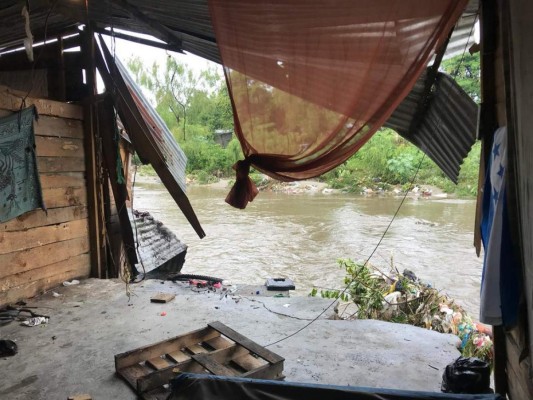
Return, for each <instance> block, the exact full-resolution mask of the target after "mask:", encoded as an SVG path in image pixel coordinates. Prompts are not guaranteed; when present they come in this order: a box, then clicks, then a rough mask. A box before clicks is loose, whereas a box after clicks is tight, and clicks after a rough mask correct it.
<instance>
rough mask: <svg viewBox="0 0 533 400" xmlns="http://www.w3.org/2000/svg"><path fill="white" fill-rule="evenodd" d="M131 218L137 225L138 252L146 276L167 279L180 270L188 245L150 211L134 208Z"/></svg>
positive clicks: (133, 223)
mask: <svg viewBox="0 0 533 400" xmlns="http://www.w3.org/2000/svg"><path fill="white" fill-rule="evenodd" d="M130 219H131V220H132V225H134V226H135V230H136V235H135V238H136V240H135V242H136V246H137V245H138V247H137V253H138V255H139V260H140V261H141V262H142V265H143V266H144V271H143V272H146V277H147V278H161V279H166V278H167V277H168V275H169V274H172V273H174V274H175V273H178V272H180V271H181V268H182V267H183V264H184V262H185V255H186V254H187V245H185V244H184V243H182V242H181V241H180V240H179V239H178V238H177V236H176V235H175V234H174V233H173V232H172V231H171V230H169V229H168V228H167V227H166V226H165V225H164V224H163V223H162V222H161V221H158V220H157V219H155V218H154V217H153V216H152V215H151V214H150V213H149V212H146V211H144V212H139V211H137V210H134V211H133V215H130ZM138 267H139V266H138ZM138 269H139V268H138ZM139 272H140V271H139Z"/></svg>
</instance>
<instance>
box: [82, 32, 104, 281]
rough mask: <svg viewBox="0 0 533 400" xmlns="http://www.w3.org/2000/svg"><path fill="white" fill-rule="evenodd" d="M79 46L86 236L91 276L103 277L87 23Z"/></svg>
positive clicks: (92, 51) (92, 71) (91, 51)
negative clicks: (84, 93)
mask: <svg viewBox="0 0 533 400" xmlns="http://www.w3.org/2000/svg"><path fill="white" fill-rule="evenodd" d="M82 39H83V40H82V49H83V56H84V64H85V66H86V69H85V71H86V74H85V75H86V80H87V82H86V84H87V86H88V88H89V96H88V97H87V98H86V99H85V100H84V108H83V109H84V128H85V129H84V131H85V146H84V148H85V165H86V167H85V168H86V177H87V208H88V214H89V240H90V244H91V276H92V277H95V278H105V269H106V268H105V267H106V241H105V234H104V229H105V224H104V212H103V198H102V180H101V164H100V163H101V160H100V157H99V156H98V153H99V145H98V139H97V137H96V135H97V124H96V116H97V114H96V106H95V95H96V67H95V64H94V57H95V51H96V43H95V40H94V35H93V33H92V31H91V29H90V27H89V26H88V25H86V26H85V30H84V31H83V33H82Z"/></svg>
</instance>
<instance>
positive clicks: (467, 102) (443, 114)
mask: <svg viewBox="0 0 533 400" xmlns="http://www.w3.org/2000/svg"><path fill="white" fill-rule="evenodd" d="M425 80H426V74H425V73H424V74H423V75H422V76H421V77H420V78H419V79H418V81H417V83H416V84H415V86H414V87H413V89H412V90H411V92H410V93H409V95H408V96H407V97H406V98H405V100H404V101H403V102H402V103H401V104H400V105H399V106H398V108H397V109H396V110H395V111H394V113H393V114H392V115H391V117H390V118H389V119H388V121H387V122H386V123H385V126H386V127H388V128H391V129H394V130H395V131H396V132H398V133H399V134H400V135H401V136H402V137H404V138H405V139H407V140H409V141H410V142H411V143H413V144H414V145H416V146H417V147H418V148H420V149H421V150H422V151H423V152H424V153H426V154H427V155H428V156H429V157H430V158H431V159H432V160H433V161H435V163H436V164H437V165H438V166H439V167H440V168H441V170H442V171H443V172H444V173H445V174H446V175H447V176H448V177H449V178H450V179H451V180H452V181H453V182H455V183H457V179H458V177H459V171H460V167H461V164H462V162H463V159H464V158H465V157H466V156H467V155H468V152H469V151H470V149H471V148H472V145H473V144H474V142H475V140H476V132H477V115H478V106H477V104H476V103H475V102H474V101H473V100H472V99H471V98H470V96H468V94H466V93H465V92H464V91H463V90H462V89H461V87H460V86H459V85H458V84H457V82H455V80H454V79H453V78H451V77H450V76H448V75H446V74H443V73H440V72H439V73H438V74H437V78H436V83H435V86H434V90H433V91H432V92H431V93H430V95H429V96H428V98H427V100H426V102H427V105H426V108H425V112H424V113H423V114H422V115H420V116H417V115H415V114H416V112H417V110H418V104H420V102H422V101H424V86H425ZM415 118H420V119H419V120H417V121H415Z"/></svg>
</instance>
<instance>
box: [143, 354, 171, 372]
mask: <svg viewBox="0 0 533 400" xmlns="http://www.w3.org/2000/svg"><path fill="white" fill-rule="evenodd" d="M146 365H148V366H149V367H152V368H153V369H156V370H159V369H163V368H166V367H168V366H169V365H170V364H169V363H168V361H167V360H163V359H162V358H161V357H154V358H152V359H150V360H148V361H146Z"/></svg>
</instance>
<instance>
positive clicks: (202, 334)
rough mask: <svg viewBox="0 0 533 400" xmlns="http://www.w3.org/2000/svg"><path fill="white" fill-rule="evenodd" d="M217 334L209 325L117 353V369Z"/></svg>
mask: <svg viewBox="0 0 533 400" xmlns="http://www.w3.org/2000/svg"><path fill="white" fill-rule="evenodd" d="M217 336H220V333H218V332H217V331H216V330H214V329H212V328H210V327H207V328H202V329H198V330H196V331H193V332H190V333H188V334H185V335H181V336H177V337H174V338H172V339H169V340H163V341H161V342H158V343H156V344H152V345H149V346H144V347H140V348H138V349H135V350H131V351H128V352H125V353H122V354H117V355H116V356H115V369H116V370H117V371H118V370H120V369H122V368H125V367H129V366H130V365H134V364H137V363H139V362H141V361H146V360H150V359H151V358H154V357H157V356H160V355H163V354H168V353H170V352H173V351H177V350H180V349H182V348H184V347H187V346H191V345H193V344H196V343H199V342H201V341H202V340H209V339H212V338H214V337H217Z"/></svg>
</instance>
